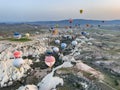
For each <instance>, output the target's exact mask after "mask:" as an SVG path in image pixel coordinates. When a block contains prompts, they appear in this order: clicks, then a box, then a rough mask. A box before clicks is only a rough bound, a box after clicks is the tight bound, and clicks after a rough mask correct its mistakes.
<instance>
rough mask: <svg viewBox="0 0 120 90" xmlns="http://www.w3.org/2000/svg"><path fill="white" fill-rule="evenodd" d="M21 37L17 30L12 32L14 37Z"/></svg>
mask: <svg viewBox="0 0 120 90" xmlns="http://www.w3.org/2000/svg"><path fill="white" fill-rule="evenodd" d="M21 37H22V35H21V34H20V33H18V32H15V33H14V38H17V39H20V38H21Z"/></svg>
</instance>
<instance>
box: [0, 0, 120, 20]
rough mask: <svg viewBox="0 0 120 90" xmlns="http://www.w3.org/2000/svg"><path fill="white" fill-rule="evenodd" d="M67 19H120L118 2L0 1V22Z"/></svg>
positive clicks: (83, 0)
mask: <svg viewBox="0 0 120 90" xmlns="http://www.w3.org/2000/svg"><path fill="white" fill-rule="evenodd" d="M80 9H83V10H84V12H83V14H80V13H79V10H80ZM69 18H78V19H97V20H109V19H110V20H111V19H120V0H0V22H11V21H12V22H16V21H19V22H21V21H47V20H63V19H69Z"/></svg>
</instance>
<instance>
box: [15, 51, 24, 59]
mask: <svg viewBox="0 0 120 90" xmlns="http://www.w3.org/2000/svg"><path fill="white" fill-rule="evenodd" d="M13 55H14V57H15V58H20V57H21V55H22V52H21V51H15V52H14V53H13Z"/></svg>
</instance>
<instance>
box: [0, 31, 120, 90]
mask: <svg viewBox="0 0 120 90" xmlns="http://www.w3.org/2000/svg"><path fill="white" fill-rule="evenodd" d="M59 31H60V30H59ZM73 31H74V29H73ZM81 31H82V30H79V29H78V30H77V29H76V31H74V32H73V33H70V32H65V33H62V32H63V30H61V33H62V34H61V35H51V33H47V34H46V33H45V34H42V35H36V36H32V37H31V39H32V41H28V42H11V41H6V40H2V41H0V67H1V70H0V87H1V88H0V89H1V90H120V31H109V30H104V29H91V30H90V29H89V30H87V29H86V30H84V31H86V32H88V33H89V35H87V36H84V35H81V34H80V32H81ZM76 32H77V33H76ZM66 35H68V36H66ZM72 37H74V38H72ZM56 39H59V40H60V41H61V43H62V42H64V43H67V47H66V48H65V49H63V50H62V49H61V47H60V44H56V43H55V42H54V41H55V40H56ZM73 40H75V41H77V42H78V44H77V45H76V46H73V45H72V44H71V41H73ZM55 46H57V47H59V48H60V52H59V53H55V54H53V56H54V57H55V59H56V63H55V64H54V66H53V67H52V68H49V67H48V66H47V65H46V64H45V62H44V59H45V55H46V50H47V49H52V48H53V47H55ZM15 50H20V51H22V53H23V54H22V58H23V59H24V60H25V64H24V65H23V67H22V68H21V71H19V70H17V69H16V68H15V67H14V66H13V65H12V62H13V60H14V56H13V52H14V51H15Z"/></svg>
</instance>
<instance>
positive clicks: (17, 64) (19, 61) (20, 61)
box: [13, 58, 25, 68]
mask: <svg viewBox="0 0 120 90" xmlns="http://www.w3.org/2000/svg"><path fill="white" fill-rule="evenodd" d="M24 63H25V61H24V60H23V59H22V58H16V59H14V61H13V66H14V67H16V68H20V67H21V66H22V65H23V64H24Z"/></svg>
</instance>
